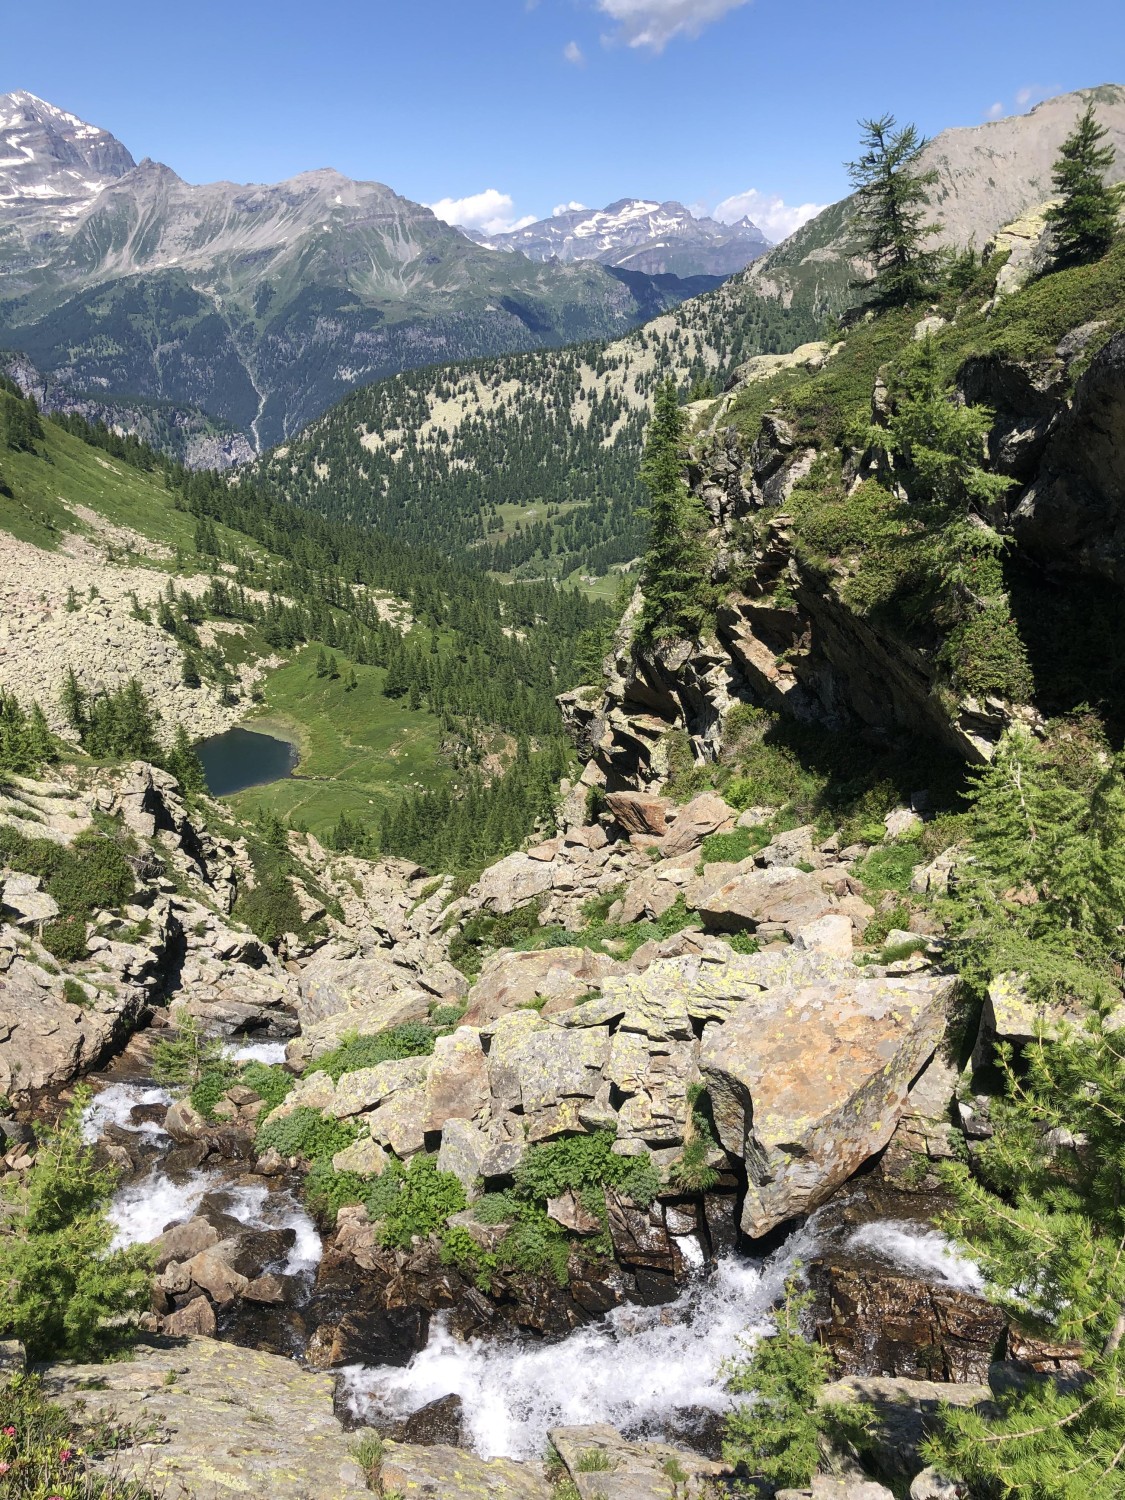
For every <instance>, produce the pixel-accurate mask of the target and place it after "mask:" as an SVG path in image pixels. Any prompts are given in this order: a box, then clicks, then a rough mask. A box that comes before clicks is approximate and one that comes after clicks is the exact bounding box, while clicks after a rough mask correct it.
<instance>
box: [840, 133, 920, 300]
mask: <svg viewBox="0 0 1125 1500" xmlns="http://www.w3.org/2000/svg"><path fill="white" fill-rule="evenodd" d="M859 124H860V129H861V130H862V131H863V135H862V137H861V141H860V144H861V146H862V147H863V152H862V155H861V156H859V157H858V158H857V160H855V161H853V162H848V164H847V168H848V175H849V177H850V179H851V183H852V186H853V187H854V188H855V189H856V194H857V197H858V199H859V204H858V213H857V220H858V225H859V230H860V233H861V235H862V236H863V243H864V249H865V250H866V253H867V254H868V256H870V258H871V260H872V261H873V263H874V266H875V276H874V278H873V279H872V281H870V282H869V283H867V285H868V286H869V287H870V288H871V291H872V297H873V300H875V301H876V302H881V303H885V304H898V303H905V302H915V301H917V300H918V299H919V298H921V297H925V296H926V295H927V293H928V291H929V290H930V288H931V286H932V285H933V281H934V277H935V274H936V271H937V259H938V257H937V252H936V251H934V250H926V249H924V248H923V246H924V244H925V241H926V239H927V238H928V237H929V236H930V235H931V234H933V233H934V232H935V231H936V230H938V229H940V228H941V225H940V224H938V223H936V222H929V223H928V222H927V210H928V208H929V197H928V195H927V193H926V189H927V188H928V187H931V186H932V185H933V184H934V183H935V182H936V181H937V173H936V172H935V171H929V172H919V171H917V170H916V168H917V166H918V161H919V158H920V157H921V155H922V152H923V151H924V150H925V148H926V146H927V145H928V144H929V142H928V141H927V140H926V139H925V137H923V136H920V135H919V134H918V131H917V129H916V127H915V126H914V125H903V126H902V127H901V128H900V127H899V126H898V124H897V122H896V120H895V117H894V115H883V116H881V117H880V118H879V119H877V120H861V121H860V122H859Z"/></svg>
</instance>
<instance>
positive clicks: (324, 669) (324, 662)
mask: <svg viewBox="0 0 1125 1500" xmlns="http://www.w3.org/2000/svg"><path fill="white" fill-rule="evenodd" d="M316 675H317V676H318V677H327V676H328V657H327V656H326V655H325V653H324V647H323V646H321V647H320V649H319V650H318V651H317V653H316Z"/></svg>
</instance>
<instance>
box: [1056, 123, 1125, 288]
mask: <svg viewBox="0 0 1125 1500" xmlns="http://www.w3.org/2000/svg"><path fill="white" fill-rule="evenodd" d="M1108 135H1109V131H1108V130H1107V129H1106V127H1105V126H1104V125H1099V124H1098V122H1097V117H1096V116H1095V114H1094V106H1093V103H1090V104H1087V106H1086V108H1085V110H1084V111H1083V113H1082V114H1081V115H1080V116H1079V118H1078V123H1077V125H1075V127H1074V129H1073V130H1072V131H1071V133H1070V134H1069V135H1068V136H1067V138H1066V140H1065V141H1063V143H1062V148H1061V150H1060V151H1059V154H1058V157H1057V159H1056V161H1055V165H1054V169H1053V171H1052V173H1051V181H1052V182H1053V184H1054V187H1055V191H1056V192H1057V193H1059V194H1061V196H1062V202H1061V203H1059V204H1057V205H1056V206H1055V207H1054V208H1050V209H1048V210H1047V222H1048V223H1049V224H1052V225H1054V228H1055V235H1056V238H1057V240H1058V248H1059V258H1060V260H1062V261H1064V262H1077V261H1086V260H1097V259H1098V258H1099V257H1100V256H1102V255H1104V254H1105V253H1106V251H1107V250H1108V249H1109V247H1110V245H1111V243H1112V241H1113V236H1114V234H1115V233H1116V232H1117V211H1118V207H1119V205H1120V202H1121V195H1120V192H1119V190H1117V189H1116V188H1110V187H1107V186H1106V181H1105V174H1106V173H1107V172H1108V171H1109V169H1110V167H1112V165H1113V157H1114V151H1113V147H1112V146H1105V145H1102V144H1101V143H1102V142H1103V141H1104V140H1105V139H1106V137H1107V136H1108Z"/></svg>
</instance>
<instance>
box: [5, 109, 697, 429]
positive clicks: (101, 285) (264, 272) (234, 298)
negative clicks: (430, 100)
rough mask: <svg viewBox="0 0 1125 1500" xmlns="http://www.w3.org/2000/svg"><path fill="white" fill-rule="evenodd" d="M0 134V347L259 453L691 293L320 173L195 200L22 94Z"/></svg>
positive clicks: (84, 388) (156, 170) (210, 189)
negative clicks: (370, 391) (454, 220)
mask: <svg viewBox="0 0 1125 1500" xmlns="http://www.w3.org/2000/svg"><path fill="white" fill-rule="evenodd" d="M0 120H2V121H4V122H5V124H4V128H3V130H2V131H0V171H3V172H4V173H5V174H6V175H4V176H2V177H0V194H2V196H0V346H2V345H7V346H8V347H9V348H11V349H18V350H20V351H22V352H23V353H25V354H27V355H28V356H29V357H30V358H31V359H32V360H33V361H34V362H35V364H36V365H37V366H38V367H39V368H40V369H41V370H42V371H43V372H44V373H45V374H46V375H48V376H50V377H52V378H53V379H54V380H55V381H56V382H57V383H59V384H60V385H61V386H63V387H64V388H66V389H68V390H70V391H72V392H74V393H75V395H81V394H86V393H89V392H92V391H96V392H104V393H105V394H106V395H108V396H111V397H118V398H120V397H122V396H128V397H131V398H135V397H141V398H144V399H146V400H150V401H152V400H155V401H163V402H173V403H178V404H182V405H190V406H199V407H202V408H203V409H204V410H205V411H206V413H207V414H208V415H209V416H211V417H213V418H216V419H218V420H219V421H221V422H226V423H229V424H231V425H233V426H234V427H236V428H239V429H241V430H242V431H244V432H247V433H249V434H250V435H251V436H252V438H253V439H254V442H255V444H256V445H257V444H263V445H264V444H269V443H272V442H276V441H278V440H279V439H280V438H282V437H284V436H285V435H286V434H287V433H289V432H293V431H295V430H297V429H298V428H300V427H301V426H302V425H304V423H306V422H307V421H309V420H310V419H311V418H312V417H314V416H316V415H317V414H318V413H319V412H320V411H322V410H323V409H324V408H325V407H326V406H328V405H330V404H331V403H332V402H333V401H335V400H338V399H339V398H340V396H341V395H343V394H344V393H345V392H346V391H348V390H349V389H351V388H352V387H354V386H356V385H359V384H362V383H364V382H366V381H370V380H374V379H378V378H379V377H380V376H383V375H387V374H390V373H393V372H395V371H397V370H400V369H407V368H412V367H416V366H418V365H423V364H428V363H435V362H440V361H447V360H453V359H463V358H465V357H472V356H476V355H482V354H490V353H499V352H503V351H507V350H513V349H533V348H537V347H540V346H542V345H551V344H562V343H566V342H569V341H571V340H574V339H583V338H596V337H612V336H613V335H615V334H617V333H620V332H623V331H624V330H626V329H628V328H630V327H632V326H635V325H636V324H637V323H639V322H642V321H644V320H645V319H646V318H649V317H652V316H654V315H655V314H657V313H659V312H661V311H662V310H664V309H665V308H667V307H669V306H672V305H674V304H675V303H676V302H678V301H680V300H682V298H683V297H684V296H685V295H687V294H688V293H689V292H690V291H694V290H697V288H696V287H694V286H687V287H683V286H680V285H679V283H675V282H669V281H667V280H664V281H660V282H657V281H654V280H652V279H651V278H648V277H645V276H643V275H640V274H630V275H628V276H623V275H621V274H618V275H614V274H613V273H612V271H611V270H608V269H603V268H602V267H601V266H599V265H596V264H593V263H590V264H577V265H569V266H564V265H558V264H552V265H545V264H537V263H534V262H532V261H530V260H528V259H527V258H526V257H524V256H521V255H516V256H513V255H501V254H499V253H497V252H496V251H494V250H491V249H488V248H486V247H482V246H479V245H475V244H474V243H473V242H472V241H471V240H469V239H468V238H467V237H466V236H464V235H462V234H461V233H459V232H458V231H457V230H455V229H452V228H450V227H449V226H448V225H446V224H443V223H441V221H440V220H438V219H436V218H435V217H434V215H433V214H432V213H431V212H430V210H429V209H427V208H423V207H422V206H421V205H419V204H416V203H412V202H410V201H409V200H408V199H406V198H402V197H400V196H399V195H398V194H396V193H394V192H392V191H391V189H390V188H388V187H385V186H383V185H382V184H380V183H374V182H353V181H351V180H350V179H349V178H346V177H344V176H342V175H341V174H340V173H338V172H334V171H331V170H321V171H315V172H305V173H301V174H300V175H298V176H297V177H294V178H292V179H290V180H289V181H287V182H283V183H278V184H274V185H272V186H245V187H244V186H239V185H236V184H234V183H212V184H208V185H206V186H200V187H197V186H193V185H191V184H189V183H186V182H184V181H183V180H182V179H181V178H179V177H178V176H177V175H176V174H175V172H173V171H171V170H170V169H169V168H168V167H166V166H162V165H161V164H159V163H157V162H152V161H148V160H146V161H143V162H141V163H140V164H139V165H134V164H133V161H132V158H131V157H130V156H129V153H128V152H127V151H126V150H125V148H124V147H123V146H122V145H121V144H120V142H117V141H115V140H114V138H113V137H112V136H110V135H109V134H108V133H107V132H105V131H101V130H99V129H98V128H97V127H95V126H88V125H85V124H83V122H81V121H78V120H76V118H75V117H74V116H71V115H67V114H65V113H64V112H63V111H61V110H58V109H56V108H55V107H54V106H52V105H49V104H45V103H43V102H42V101H40V100H37V99H35V98H34V96H32V95H28V94H15V95H5V96H3V98H0Z"/></svg>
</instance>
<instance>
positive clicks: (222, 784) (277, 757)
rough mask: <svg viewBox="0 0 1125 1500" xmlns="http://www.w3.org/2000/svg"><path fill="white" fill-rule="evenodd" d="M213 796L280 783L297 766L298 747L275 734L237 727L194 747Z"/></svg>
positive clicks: (202, 741)
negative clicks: (270, 783)
mask: <svg viewBox="0 0 1125 1500" xmlns="http://www.w3.org/2000/svg"><path fill="white" fill-rule="evenodd" d="M196 749H197V751H198V753H199V759H200V760H201V761H202V762H203V774H204V775H205V776H206V778H207V790H208V791H209V792H210V793H211V795H212V797H228V796H230V795H231V793H232V792H242V791H245V790H246V788H247V787H251V786H265V785H266V783H267V782H270V781H283V780H284V779H285V778H286V777H287V776H291V775H292V774H293V771H294V770H295V769H296V765H297V759H298V756H297V747H296V745H294V744H293V743H292V742H291V741H290V740H285V739H281V738H280V737H279V736H278V735H276V734H263V733H262V732H261V731H260V730H256V729H247V728H245V727H244V726H243V725H236V726H235V728H233V729H228V730H226V731H225V732H224V733H223V734H215V735H212V736H211V737H210V739H206V740H201V741H200V742H199V744H198V745H197V746H196Z"/></svg>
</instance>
